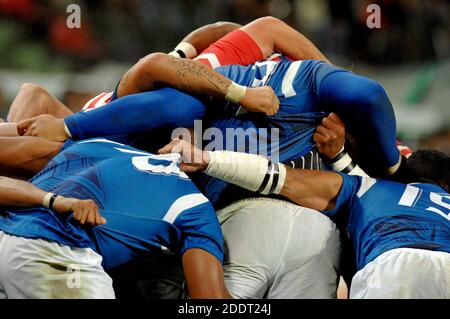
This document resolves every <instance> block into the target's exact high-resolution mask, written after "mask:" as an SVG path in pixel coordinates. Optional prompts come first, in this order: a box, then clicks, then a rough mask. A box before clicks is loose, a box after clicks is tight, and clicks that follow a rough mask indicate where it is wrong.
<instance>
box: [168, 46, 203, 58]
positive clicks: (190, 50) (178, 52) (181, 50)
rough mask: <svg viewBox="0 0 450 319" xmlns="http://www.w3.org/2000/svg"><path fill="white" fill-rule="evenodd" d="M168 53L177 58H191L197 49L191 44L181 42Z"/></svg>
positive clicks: (194, 55)
mask: <svg viewBox="0 0 450 319" xmlns="http://www.w3.org/2000/svg"><path fill="white" fill-rule="evenodd" d="M169 55H173V56H174V57H177V58H186V59H193V58H195V57H196V56H197V50H196V49H195V47H194V46H193V45H192V44H190V43H188V42H181V43H179V44H178V45H177V46H176V47H175V49H173V51H172V52H170V53H169Z"/></svg>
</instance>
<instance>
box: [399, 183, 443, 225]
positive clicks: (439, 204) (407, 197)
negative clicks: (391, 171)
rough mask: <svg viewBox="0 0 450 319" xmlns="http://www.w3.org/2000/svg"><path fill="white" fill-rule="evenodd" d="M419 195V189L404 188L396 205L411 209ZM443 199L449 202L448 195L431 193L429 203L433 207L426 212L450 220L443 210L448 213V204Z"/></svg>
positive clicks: (409, 186)
mask: <svg viewBox="0 0 450 319" xmlns="http://www.w3.org/2000/svg"><path fill="white" fill-rule="evenodd" d="M421 193H422V192H421V190H420V189H419V188H417V187H414V186H411V185H408V186H406V189H405V191H404V192H403V195H402V197H401V198H400V201H399V202H398V204H399V205H402V206H408V207H412V206H414V205H415V204H416V202H417V200H418V199H419V197H420V195H421ZM444 199H445V200H446V201H448V202H450V195H449V194H438V193H433V192H431V193H430V201H431V202H432V203H433V204H435V205H433V206H430V207H428V208H427V210H428V211H430V212H433V213H436V214H439V215H441V216H442V217H444V218H446V219H448V220H450V213H445V210H446V211H447V212H450V204H449V203H446V202H444ZM442 209H444V210H442Z"/></svg>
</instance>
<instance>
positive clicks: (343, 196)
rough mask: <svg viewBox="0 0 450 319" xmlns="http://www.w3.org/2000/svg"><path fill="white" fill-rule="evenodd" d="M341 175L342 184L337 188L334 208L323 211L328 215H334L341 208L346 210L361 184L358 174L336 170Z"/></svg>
mask: <svg viewBox="0 0 450 319" xmlns="http://www.w3.org/2000/svg"><path fill="white" fill-rule="evenodd" d="M336 173H338V174H339V175H341V176H342V179H343V180H342V186H341V189H340V190H339V194H338V197H337V199H336V206H335V207H334V209H332V210H329V211H324V212H323V213H324V214H325V215H327V216H329V217H332V216H336V214H338V213H339V212H340V211H342V210H348V209H349V208H350V207H351V206H352V204H353V201H354V198H355V197H356V194H357V192H358V190H359V188H360V186H361V179H362V177H360V176H350V175H347V174H344V173H340V172H336Z"/></svg>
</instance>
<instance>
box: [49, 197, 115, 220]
mask: <svg viewBox="0 0 450 319" xmlns="http://www.w3.org/2000/svg"><path fill="white" fill-rule="evenodd" d="M53 208H54V210H55V211H57V212H58V213H61V214H64V213H73V218H74V219H75V220H77V221H79V222H80V224H81V225H84V224H88V225H91V226H98V225H104V224H106V219H105V218H104V217H102V216H101V215H100V213H99V211H98V206H97V204H96V203H95V202H94V201H93V200H91V199H87V200H81V199H76V198H67V197H64V196H58V197H57V198H56V200H55V203H54V205H53Z"/></svg>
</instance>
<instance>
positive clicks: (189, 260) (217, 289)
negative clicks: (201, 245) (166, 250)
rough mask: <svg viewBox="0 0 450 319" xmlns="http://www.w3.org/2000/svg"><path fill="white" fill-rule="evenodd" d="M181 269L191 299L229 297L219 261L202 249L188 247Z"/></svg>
mask: <svg viewBox="0 0 450 319" xmlns="http://www.w3.org/2000/svg"><path fill="white" fill-rule="evenodd" d="M183 270H184V276H185V278H186V283H187V286H188V290H189V296H190V297H191V298H193V299H229V298H231V296H230V295H229V293H228V290H227V288H226V286H225V282H224V280H223V269H222V264H221V263H220V261H219V260H218V259H217V258H216V257H214V256H213V255H212V254H210V253H208V252H206V251H205V250H202V249H196V248H194V249H189V250H187V251H186V252H185V253H184V254H183Z"/></svg>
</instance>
